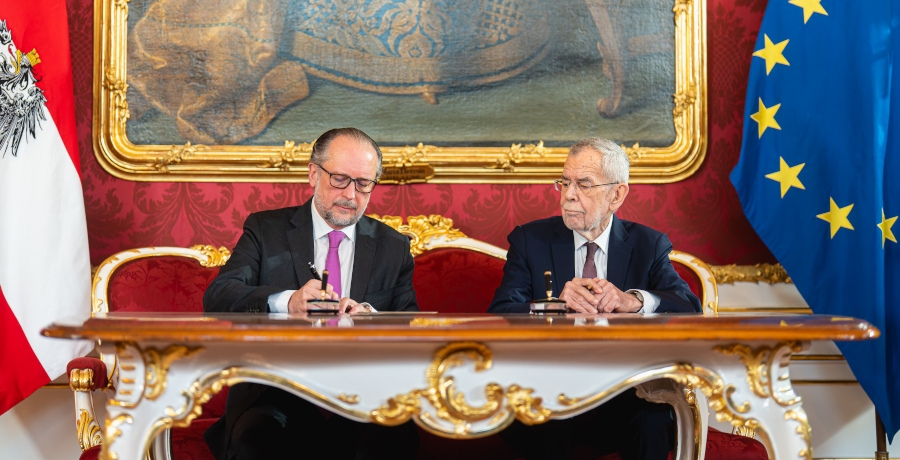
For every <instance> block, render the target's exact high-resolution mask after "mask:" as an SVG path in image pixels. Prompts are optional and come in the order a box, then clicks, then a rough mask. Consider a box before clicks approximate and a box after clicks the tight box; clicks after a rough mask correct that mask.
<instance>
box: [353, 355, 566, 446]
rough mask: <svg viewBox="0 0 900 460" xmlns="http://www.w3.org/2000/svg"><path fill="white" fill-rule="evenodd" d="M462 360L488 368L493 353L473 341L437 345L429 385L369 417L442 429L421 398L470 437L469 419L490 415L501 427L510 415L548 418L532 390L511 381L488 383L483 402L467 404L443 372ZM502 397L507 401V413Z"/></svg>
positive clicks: (536, 419)
mask: <svg viewBox="0 0 900 460" xmlns="http://www.w3.org/2000/svg"><path fill="white" fill-rule="evenodd" d="M464 360H470V361H473V362H474V363H475V371H476V372H480V371H484V370H487V369H490V367H491V360H492V353H491V351H490V349H488V348H487V347H486V346H485V345H484V344H480V343H475V342H456V343H451V344H449V345H447V346H445V347H443V348H441V349H439V350H438V351H437V352H436V353H435V356H434V359H433V360H432V362H431V365H430V366H429V367H428V369H427V370H426V372H425V378H426V381H427V382H428V388H426V389H420V390H413V391H411V392H409V393H407V394H403V395H397V396H396V397H394V398H390V399H388V401H387V404H385V405H383V406H381V407H379V408H378V409H376V410H374V411H372V412H371V414H370V416H371V418H372V420H373V421H374V422H376V423H379V424H382V425H399V424H401V423H403V422H405V421H407V420H409V419H410V418H414V417H415V420H416V422H417V423H419V424H420V425H423V427H425V428H426V429H430V430H435V431H442V430H441V429H440V428H439V427H438V426H437V422H436V421H435V420H434V419H433V418H431V416H430V415H429V414H428V413H424V414H423V413H422V405H421V404H422V400H425V401H428V402H429V403H430V404H431V406H432V407H434V409H435V414H436V415H437V417H438V418H439V419H442V420H445V421H447V422H450V423H451V424H452V425H453V432H454V434H456V435H458V436H461V437H467V436H469V437H470V424H471V423H472V422H478V421H483V420H488V419H491V423H492V424H497V425H498V426H500V427H501V428H502V427H503V426H505V425H506V424H508V422H511V421H512V418H513V416H515V417H517V418H518V419H519V420H521V421H522V422H523V423H526V424H529V425H531V424H536V423H543V422H545V421H547V420H548V419H549V417H550V415H551V412H550V411H549V410H547V409H545V408H544V407H543V406H542V405H541V398H536V397H534V396H532V393H533V391H534V390H532V389H530V388H524V387H521V386H519V385H511V386H510V387H509V388H508V389H507V391H506V392H505V393H504V391H503V387H501V386H500V385H498V384H496V383H488V384H487V385H486V386H485V389H484V393H485V399H486V402H485V404H483V405H482V406H479V407H473V406H471V405H469V403H468V402H466V400H465V398H464V396H463V395H462V393H458V392H457V390H456V386H455V381H454V379H453V377H452V376H445V375H444V374H445V373H446V372H447V371H449V370H450V369H452V368H454V367H459V366H461V365H462V364H463V361H464ZM504 397H505V398H506V399H507V401H508V402H507V406H508V409H509V411H508V412H506V413H504V411H503V409H504V408H505V407H504V405H503V399H504Z"/></svg>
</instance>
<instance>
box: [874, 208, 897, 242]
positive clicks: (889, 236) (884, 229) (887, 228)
mask: <svg viewBox="0 0 900 460" xmlns="http://www.w3.org/2000/svg"><path fill="white" fill-rule="evenodd" d="M894 222H897V216H894V217H891V218H890V219H885V218H884V209H882V210H881V223H880V224H877V227H878V229H879V230H881V247H882V248H884V242H885V241H887V240H891V241H893V242H895V243H896V242H897V237H895V236H894V232H892V231H891V227H893V226H894Z"/></svg>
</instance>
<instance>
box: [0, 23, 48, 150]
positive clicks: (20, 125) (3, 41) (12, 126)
mask: <svg viewBox="0 0 900 460" xmlns="http://www.w3.org/2000/svg"><path fill="white" fill-rule="evenodd" d="M40 62H41V59H40V58H39V57H38V53H37V51H36V50H31V51H30V52H29V53H28V54H22V52H21V51H19V50H18V49H17V48H16V44H15V43H13V41H12V33H11V32H10V30H9V29H8V28H7V27H6V21H5V20H0V158H2V157H5V156H6V153H7V152H11V153H12V155H13V156H16V153H18V150H19V144H20V143H21V142H22V137H23V136H24V135H25V133H26V132H27V133H28V134H29V135H30V136H31V137H32V138H34V132H35V129H37V128H40V127H41V121H42V120H46V119H47V118H46V115H45V114H44V103H45V102H47V98H45V97H44V91H43V90H41V89H40V88H38V86H37V84H36V83H37V78H35V76H34V73H32V68H33V67H34V66H35V65H37V64H39V63H40Z"/></svg>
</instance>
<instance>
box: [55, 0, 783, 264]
mask: <svg viewBox="0 0 900 460" xmlns="http://www.w3.org/2000/svg"><path fill="white" fill-rule="evenodd" d="M765 4H766V2H765V0H707V8H708V15H707V23H708V62H709V65H708V77H709V87H708V94H709V132H710V140H709V148H708V150H707V157H706V160H705V162H704V164H703V165H702V166H701V168H700V170H699V171H698V172H697V173H696V174H694V175H693V176H692V177H690V178H688V179H687V180H684V181H682V182H678V183H675V184H667V185H635V186H632V188H631V193H630V194H629V196H628V199H627V201H626V203H625V205H624V207H623V208H622V209H621V210H620V211H619V216H620V217H622V218H623V219H628V220H634V221H638V222H641V223H644V224H646V225H649V226H651V227H654V228H657V229H659V230H662V231H665V232H666V233H668V234H669V237H670V238H671V239H672V242H673V244H674V246H675V248H676V249H680V250H683V251H688V252H691V253H694V254H695V255H697V256H700V257H701V258H702V259H704V260H706V261H707V262H709V263H713V264H726V263H738V264H752V263H757V262H774V258H773V257H772V255H771V254H770V253H769V251H768V250H767V249H766V247H765V245H763V243H762V242H761V241H760V239H759V238H758V237H757V236H756V234H755V233H754V232H753V229H752V228H751V227H750V224H749V223H748V222H747V220H746V219H745V218H744V215H743V212H742V211H741V208H740V204H739V202H738V199H737V194H736V193H735V191H734V188H733V187H732V186H731V183H730V182H729V179H728V175H729V174H730V172H731V169H732V168H733V167H734V165H735V164H736V163H737V160H738V156H739V153H740V148H741V129H742V121H741V117H742V113H743V108H744V93H745V90H746V86H747V73H748V71H749V67H750V56H751V53H752V52H753V45H754V42H755V40H756V33H757V31H758V29H759V24H760V22H761V20H762V15H763V12H764V10H765ZM67 5H68V10H69V28H70V34H71V43H72V61H73V66H74V72H73V73H74V79H75V101H76V110H77V123H78V137H79V148H80V149H81V171H82V184H83V187H84V198H85V206H86V208H87V220H88V233H89V237H90V247H91V262H92V263H93V264H98V263H99V262H101V261H102V260H103V259H104V258H106V257H107V256H109V255H110V254H113V253H115V252H117V251H120V250H123V249H126V248H132V247H139V246H161V245H177V246H189V245H193V244H199V243H203V244H212V245H216V246H227V247H229V248H230V247H232V246H233V245H234V243H235V242H236V241H237V238H238V236H240V232H241V224H242V223H243V220H244V218H245V217H246V216H247V215H248V214H249V213H251V212H253V211H257V210H260V209H269V208H275V207H282V206H291V205H296V204H300V203H302V202H304V201H305V200H306V199H307V198H309V197H310V196H311V194H312V189H311V188H310V187H309V186H308V185H307V184H306V183H303V184H266V183H259V184H228V183H215V184H207V183H147V182H129V181H125V180H121V179H117V178H115V177H113V176H111V175H110V174H108V173H107V172H106V171H104V170H103V169H102V168H101V167H100V165H99V164H98V163H97V160H96V158H95V157H94V155H93V152H92V145H93V144H92V142H91V117H92V108H91V101H92V96H91V92H92V88H93V83H92V73H93V50H92V46H93V0H67ZM557 201H558V194H557V193H556V192H555V191H554V190H553V187H552V186H551V185H474V184H473V185H447V184H440V185H438V184H422V185H403V186H391V185H387V186H379V187H378V190H377V191H376V192H375V193H374V195H373V196H372V201H371V203H370V205H369V209H368V211H367V212H369V213H376V214H390V215H400V216H409V215H417V214H442V215H444V216H447V217H450V218H452V219H453V221H454V224H455V226H456V227H458V228H459V229H460V230H462V231H463V232H464V233H466V234H468V235H470V236H473V237H476V238H480V239H483V240H486V241H488V242H490V243H493V244H496V245H498V246H501V247H508V245H507V243H506V235H507V234H508V233H509V231H510V230H512V228H513V227H514V226H515V225H517V224H519V223H524V222H528V221H530V220H534V219H537V218H541V217H546V216H549V215H554V214H559V205H558V202H557Z"/></svg>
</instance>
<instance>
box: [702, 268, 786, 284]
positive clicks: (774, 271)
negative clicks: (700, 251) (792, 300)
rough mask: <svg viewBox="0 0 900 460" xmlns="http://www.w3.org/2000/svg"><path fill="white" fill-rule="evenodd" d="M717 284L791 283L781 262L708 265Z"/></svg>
mask: <svg viewBox="0 0 900 460" xmlns="http://www.w3.org/2000/svg"><path fill="white" fill-rule="evenodd" d="M710 268H712V271H713V274H714V275H715V276H716V282H717V283H719V284H734V283H735V282H738V281H740V282H745V283H760V282H762V283H768V284H775V283H793V281H791V277H790V276H788V274H787V272H786V271H785V270H784V267H783V266H782V265H781V264H767V263H760V264H756V265H736V264H730V265H710Z"/></svg>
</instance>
